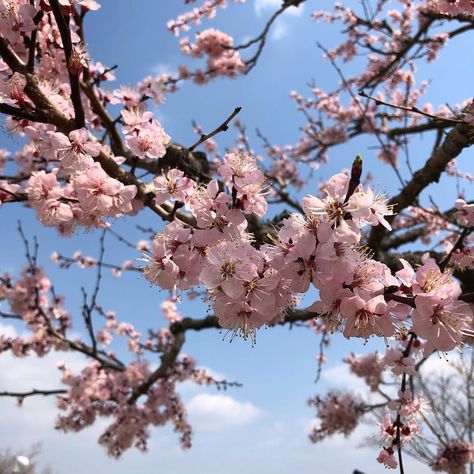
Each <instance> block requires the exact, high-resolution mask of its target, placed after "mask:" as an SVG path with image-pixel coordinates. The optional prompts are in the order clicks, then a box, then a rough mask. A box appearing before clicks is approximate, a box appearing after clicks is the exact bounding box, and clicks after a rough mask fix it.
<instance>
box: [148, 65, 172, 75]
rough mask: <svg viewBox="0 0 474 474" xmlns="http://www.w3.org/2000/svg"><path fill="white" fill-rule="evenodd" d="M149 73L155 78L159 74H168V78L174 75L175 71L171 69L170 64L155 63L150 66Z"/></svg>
mask: <svg viewBox="0 0 474 474" xmlns="http://www.w3.org/2000/svg"><path fill="white" fill-rule="evenodd" d="M150 69H151V72H152V74H153V75H155V76H159V75H161V74H169V75H170V76H175V75H176V69H175V68H173V66H171V65H170V64H166V63H156V64H154V65H153V66H151V68H150Z"/></svg>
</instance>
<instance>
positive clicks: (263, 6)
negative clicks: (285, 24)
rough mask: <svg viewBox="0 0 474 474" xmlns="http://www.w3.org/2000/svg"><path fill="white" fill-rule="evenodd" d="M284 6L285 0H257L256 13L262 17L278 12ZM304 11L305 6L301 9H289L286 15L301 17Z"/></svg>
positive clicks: (300, 7)
mask: <svg viewBox="0 0 474 474" xmlns="http://www.w3.org/2000/svg"><path fill="white" fill-rule="evenodd" d="M282 4H283V0H255V13H256V14H257V16H261V15H263V14H264V13H267V12H273V11H276V10H278V9H279V8H280V7H281V6H282ZM303 11H304V5H303V4H302V5H300V6H299V7H289V8H288V9H287V10H286V11H285V13H284V14H287V15H292V16H301V15H302V14H303Z"/></svg>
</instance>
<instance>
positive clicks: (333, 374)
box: [322, 364, 367, 392]
mask: <svg viewBox="0 0 474 474" xmlns="http://www.w3.org/2000/svg"><path fill="white" fill-rule="evenodd" d="M322 377H323V379H324V380H325V381H327V382H328V383H329V384H330V387H329V388H340V389H347V388H348V387H349V388H350V390H351V391H356V392H358V391H362V392H364V391H367V385H366V384H365V383H364V381H363V380H362V379H361V378H360V377H357V376H355V375H354V374H353V373H352V372H351V371H350V369H349V366H348V365H347V364H338V365H335V366H333V367H328V368H326V367H323V371H322Z"/></svg>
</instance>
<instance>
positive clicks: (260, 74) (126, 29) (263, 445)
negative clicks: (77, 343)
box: [0, 0, 474, 474]
mask: <svg viewBox="0 0 474 474" xmlns="http://www.w3.org/2000/svg"><path fill="white" fill-rule="evenodd" d="M229 3H230V2H229ZM102 4H103V7H102V9H101V10H99V11H98V12H97V13H94V14H90V15H88V17H87V19H86V31H87V38H88V45H89V49H90V52H91V55H92V57H93V58H94V59H95V60H96V61H100V62H102V63H103V64H105V65H113V64H118V65H119V68H118V70H117V71H116V74H117V83H119V84H126V83H132V84H133V83H136V82H137V81H139V80H141V79H142V78H143V77H144V76H146V75H148V74H156V73H157V72H163V71H173V70H176V68H177V66H178V65H179V64H180V63H181V62H183V57H182V55H181V53H180V51H179V47H178V41H177V40H176V39H175V38H174V37H173V36H172V35H171V34H170V33H169V32H168V31H167V30H166V28H165V23H166V21H167V20H169V19H171V18H175V17H176V16H177V15H178V14H179V13H182V12H183V11H185V10H186V7H185V6H184V5H183V2H180V1H177V0H159V1H157V0H141V1H140V2H137V1H136V0H135V1H134V0H104V1H103V2H102ZM278 4H279V2H278V1H274V0H255V1H253V0H247V4H245V5H233V4H230V6H229V8H228V9H227V10H224V11H219V14H218V18H217V19H216V20H214V21H212V22H209V23H204V24H202V25H201V26H200V27H199V28H198V29H196V30H194V31H198V30H202V29H204V28H207V27H208V25H209V27H210V26H213V27H215V28H220V29H223V30H224V31H227V32H229V33H230V34H232V35H233V36H234V37H235V40H236V41H235V42H236V43H240V42H241V41H243V40H245V39H246V38H249V37H252V36H254V35H255V34H256V33H257V32H259V31H260V29H261V28H262V25H263V24H264V22H265V19H266V18H268V16H269V15H270V14H271V13H272V11H274V10H275V9H276V6H278ZM330 7H331V2H328V1H324V2H319V1H318V2H316V1H313V0H309V1H307V2H306V4H305V6H304V9H303V10H302V11H300V12H294V13H292V14H287V15H285V16H284V17H283V18H281V19H280V20H278V22H277V23H276V25H275V29H274V30H273V33H272V34H271V37H270V40H269V42H268V45H267V48H266V49H265V51H264V53H263V55H262V57H261V60H260V61H259V64H258V65H257V67H256V68H255V69H254V70H253V71H252V72H251V74H249V75H248V76H246V77H243V78H239V79H238V80H217V81H214V82H213V83H211V84H210V85H208V86H205V87H199V86H195V85H193V84H184V85H183V87H182V90H181V91H180V92H178V93H177V94H172V95H170V96H168V98H167V100H166V102H165V103H164V104H163V105H162V106H160V107H159V109H157V110H156V113H157V116H158V118H159V120H160V121H161V122H162V125H163V126H164V127H165V129H166V131H167V132H168V134H170V135H171V136H172V138H173V140H174V141H176V142H178V143H182V144H185V145H190V144H192V143H193V142H194V141H195V135H194V133H193V130H192V127H191V121H192V120H193V119H194V120H196V121H197V122H198V123H199V124H201V125H202V126H203V128H204V130H210V129H213V128H214V127H215V126H216V125H217V124H219V123H220V122H221V121H222V120H223V119H224V118H225V117H227V115H228V114H229V113H230V112H231V111H232V110H233V109H234V107H235V106H237V105H239V106H242V107H243V109H242V112H241V114H240V115H239V118H240V119H241V121H242V122H243V123H245V125H246V126H247V127H248V130H249V132H250V137H251V145H252V147H253V148H255V149H256V150H257V151H262V149H261V146H260V143H259V141H258V140H257V139H256V136H255V133H254V130H255V128H256V127H259V128H260V130H261V131H262V132H263V133H264V134H265V135H266V136H267V137H268V138H269V139H270V141H272V142H274V143H276V144H279V145H285V144H294V143H296V141H297V139H298V136H299V130H298V127H301V126H302V125H304V118H303V116H302V115H301V114H299V113H298V112H297V111H296V110H295V106H294V102H293V101H292V100H291V99H290V98H289V92H290V91H291V90H297V91H298V92H300V93H302V94H303V95H305V94H306V93H307V84H308V82H310V81H311V80H314V81H315V82H316V83H317V85H318V86H319V87H321V88H323V89H326V90H331V89H333V88H335V87H336V86H337V82H338V77H337V74H336V73H335V71H334V70H333V69H332V67H331V65H330V64H329V63H327V62H324V61H322V60H321V58H320V56H321V53H320V51H319V50H318V49H317V47H316V46H315V43H316V41H317V40H319V41H321V42H322V43H323V44H324V45H325V46H327V47H331V46H334V45H336V44H337V42H338V39H339V38H340V36H339V34H338V26H337V25H324V24H318V25H315V24H314V23H313V22H312V21H311V20H310V18H309V15H310V13H311V12H312V11H313V10H315V9H323V8H327V9H329V8H330ZM469 41H471V42H472V34H468V35H466V36H465V37H464V38H457V39H455V40H454V41H453V44H452V45H450V47H449V48H448V49H447V51H446V52H444V53H442V54H441V60H440V61H439V62H436V63H433V64H431V65H428V66H422V67H421V70H420V77H423V78H426V79H432V83H431V85H430V88H429V92H428V94H427V97H428V99H429V100H431V101H432V102H433V103H434V104H435V105H437V104H441V103H445V102H449V103H451V104H455V103H457V102H460V101H462V100H464V99H465V98H467V97H469V96H470V93H472V91H471V86H472V80H473V73H474V63H473V61H472V59H470V58H467V57H466V56H465V54H464V51H465V50H466V49H465V48H466V47H467V46H468V45H469ZM358 64H359V65H360V62H359V63H358ZM356 66H357V63H356V64H355V65H348V67H347V68H346V69H345V71H346V73H347V74H348V75H350V74H351V73H354V72H355V67H356ZM234 137H235V132H234V131H232V130H230V131H229V132H227V134H226V135H221V136H219V137H218V141H219V143H220V144H221V145H222V146H225V145H226V144H231V143H232V142H233V139H234ZM10 143H11V142H10V141H9V139H8V138H7V137H5V136H2V137H0V146H10ZM374 144H375V143H374V142H373V141H371V140H369V139H367V138H361V139H358V140H357V141H356V142H352V143H351V144H348V145H343V146H339V147H337V148H335V149H334V150H333V151H331V154H330V157H331V162H330V163H329V164H328V165H326V166H324V167H322V168H321V169H320V170H318V172H317V173H316V178H317V179H319V178H321V179H323V178H328V177H329V176H330V175H331V174H333V173H334V172H337V171H339V170H340V169H342V168H344V167H348V166H350V164H351V162H352V159H353V157H354V156H355V155H356V154H358V153H360V154H362V155H363V156H364V158H365V166H366V168H365V169H366V170H369V169H370V171H371V173H372V174H373V175H374V177H375V179H374V182H375V183H377V185H378V189H382V190H386V191H388V192H390V193H392V194H393V193H396V191H397V183H396V181H395V180H394V175H393V172H392V171H391V170H390V169H389V168H386V167H385V166H383V165H381V164H380V163H379V162H378V161H377V160H376V158H375V154H376V152H374V151H373V150H370V148H369V147H370V146H373V145H374ZM14 146H15V145H13V147H14ZM430 150H431V139H425V140H424V141H418V142H417V143H415V144H414V145H413V148H412V156H413V159H414V163H415V165H416V164H417V163H418V164H421V163H422V162H423V161H424V160H425V159H426V158H427V157H428V154H429V152H430ZM469 158H471V159H472V151H469V150H468V151H466V152H465V153H464V154H463V157H462V158H461V160H460V167H461V168H464V169H466V170H467V169H468V168H467V163H468V159H469ZM463 165H464V166H463ZM415 167H416V166H415ZM404 171H406V170H404ZM316 187H317V182H314V183H310V186H309V188H313V189H315V188H316ZM432 189H433V191H432V192H433V195H434V196H435V197H436V199H437V202H438V204H439V205H440V207H449V206H451V205H452V203H453V200H454V198H455V183H454V181H453V180H452V179H451V180H447V181H446V180H445V181H444V182H443V181H442V183H441V184H439V185H437V186H435V187H433V188H432ZM468 197H470V196H468ZM471 197H472V196H471ZM0 219H1V221H0V222H1V232H0V244H1V245H0V272H3V271H9V272H13V273H16V272H18V271H20V269H21V266H22V263H23V253H24V252H23V249H22V245H21V242H20V240H19V236H18V233H17V232H16V230H15V228H16V222H17V221H18V220H19V219H20V220H21V221H22V225H23V227H24V230H25V233H26V234H27V235H29V236H33V235H36V236H37V237H38V240H39V243H40V262H41V264H42V265H43V266H44V267H45V268H46V269H47V273H48V275H49V276H50V278H51V280H52V281H53V283H54V286H55V288H56V291H57V292H58V293H60V294H64V295H66V302H67V306H68V308H69V310H70V312H71V313H72V314H78V313H79V311H78V309H79V306H80V304H81V295H80V288H81V286H85V287H86V288H89V289H91V288H92V287H93V284H94V276H95V275H94V274H93V273H91V271H90V270H78V269H75V268H72V269H71V270H69V271H64V270H60V269H58V268H57V267H56V266H54V265H53V264H51V263H50V262H49V256H50V254H51V253H52V252H53V251H54V250H57V251H59V252H60V253H62V254H64V255H71V254H72V253H73V252H74V251H76V250H82V251H83V253H84V255H92V256H97V254H98V249H99V244H98V238H99V237H98V233H96V232H84V231H79V232H78V233H77V235H75V236H74V237H73V238H61V237H58V235H57V233H56V232H55V231H54V230H52V229H45V228H42V227H41V226H40V225H39V224H38V223H37V222H36V221H35V220H34V214H33V212H32V211H31V210H29V209H26V208H22V207H20V206H15V207H14V206H3V207H2V208H1V209H0ZM137 223H140V224H142V225H145V226H153V227H156V228H157V229H158V228H159V227H160V223H159V222H157V221H156V217H155V216H154V215H152V214H151V213H149V212H147V211H144V212H143V213H142V214H141V215H140V216H139V217H138V218H128V219H122V220H120V222H117V223H114V226H113V228H114V229H115V230H117V231H118V232H120V233H122V234H124V235H127V237H128V238H129V239H130V240H132V241H136V240H138V239H139V238H142V235H141V234H140V233H139V232H138V231H137V230H136V229H135V224H137ZM106 239H107V242H106V243H107V250H106V257H105V260H106V261H112V262H118V263H120V262H122V261H124V260H126V259H135V258H137V256H138V255H137V253H136V252H134V251H133V250H132V249H128V248H126V247H124V246H123V245H121V244H120V243H119V242H117V241H116V240H115V239H114V238H113V236H111V235H107V237H106ZM118 295H119V296H118ZM165 296H166V293H164V292H160V291H159V290H158V289H157V288H155V287H153V288H150V286H149V285H148V283H147V282H146V281H145V280H144V279H143V278H142V277H140V276H139V275H136V274H135V273H133V274H128V275H127V274H126V275H124V276H123V277H122V278H120V279H115V278H113V277H112V276H110V277H109V278H106V279H105V280H104V283H103V286H102V289H101V293H100V297H99V299H100V304H102V305H103V307H104V308H105V309H107V310H108V309H114V310H116V311H117V315H118V318H119V319H120V318H123V319H124V320H127V319H129V320H130V321H131V322H133V323H134V324H135V325H136V327H137V328H138V329H139V330H141V331H145V330H146V329H147V328H148V327H151V328H157V327H159V326H160V325H161V324H162V323H163V320H162V317H161V314H160V311H159V304H160V302H161V301H162V299H163V297H165ZM182 308H183V312H184V314H186V315H189V316H193V317H199V316H201V315H204V313H205V307H204V305H203V304H201V303H199V302H197V301H193V302H185V303H184V304H183V305H182ZM0 330H2V331H4V332H7V331H10V332H12V331H19V329H18V328H16V329H15V328H12V327H10V326H8V327H7V325H5V324H3V323H0ZM76 330H77V331H78V332H81V331H82V328H81V324H80V321H79V322H78V324H77V328H76ZM317 346H318V339H317V338H316V337H315V336H314V335H313V334H311V333H310V331H308V330H305V329H298V328H296V329H293V330H291V331H289V330H288V329H287V328H276V329H271V330H262V331H260V332H259V334H258V336H257V344H256V346H255V347H253V348H252V347H251V345H250V344H248V343H244V342H243V341H240V340H235V341H234V342H233V343H232V344H230V343H229V340H228V338H227V340H225V341H223V334H219V333H218V332H215V331H208V332H206V333H199V334H190V335H189V336H188V338H187V341H186V345H185V348H184V350H185V352H187V353H189V354H191V355H192V356H193V357H195V358H196V359H197V361H198V363H199V364H200V365H201V366H204V367H208V368H211V369H212V370H213V371H214V372H215V373H216V374H220V375H222V376H225V377H226V378H228V379H229V380H238V381H240V382H241V383H243V387H242V388H239V389H231V390H229V391H228V392H226V393H222V392H217V391H215V390H210V389H207V390H203V389H199V388H195V387H191V386H189V385H186V386H184V387H183V388H182V393H183V396H184V398H185V400H186V401H187V403H188V408H189V411H190V416H191V421H192V422H193V425H194V428H195V434H194V447H193V448H192V449H191V450H190V451H187V452H182V451H181V450H180V448H179V446H178V443H177V437H176V435H175V434H174V433H173V432H172V431H171V430H169V429H168V428H166V429H160V430H155V431H154V435H153V437H152V440H151V442H150V452H149V453H148V454H146V455H143V454H140V453H138V452H135V451H130V452H128V453H126V454H125V455H124V457H123V458H122V459H121V460H120V461H115V460H112V459H110V458H108V457H107V456H106V455H105V453H104V451H103V450H102V448H100V447H99V446H98V445H97V443H96V440H97V438H98V436H99V434H100V427H101V426H104V424H103V423H98V424H97V425H96V426H94V427H93V428H90V429H88V430H85V431H84V432H82V433H80V434H67V435H65V434H62V433H57V432H55V431H54V429H53V425H54V417H55V410H54V401H53V400H47V399H38V400H28V401H27V402H26V403H25V406H24V408H22V409H21V410H19V409H17V408H16V407H15V402H14V401H13V400H0V410H1V412H2V416H1V417H0V439H2V440H5V441H4V442H3V443H2V444H4V445H8V446H9V447H11V448H13V449H24V448H26V447H27V446H28V445H29V444H30V443H33V442H36V441H42V442H43V454H42V460H43V462H44V463H49V464H50V465H51V466H52V467H53V468H54V469H55V470H56V472H57V473H60V474H83V473H86V472H87V473H92V472H113V473H117V474H122V473H130V472H133V473H137V474H142V473H143V474H144V473H152V472H153V473H154V472H157V473H158V472H159V473H164V474H172V473H176V474H178V473H183V474H184V473H188V472H190V470H191V469H192V470H193V472H198V473H201V472H202V473H206V474H207V473H223V472H224V473H229V474H232V473H237V472H239V473H240V472H242V470H244V469H245V470H247V471H249V472H257V471H258V472H260V473H267V472H268V473H272V474H274V473H281V474H283V473H285V474H286V473H293V472H301V473H318V474H319V473H327V472H337V473H346V472H347V473H349V472H352V470H353V469H354V468H359V469H361V470H363V471H364V472H366V473H367V474H370V473H378V472H382V471H383V467H382V466H380V465H378V464H377V463H376V462H375V460H374V457H375V456H376V451H375V450H374V449H358V448H357V446H358V443H360V442H361V441H362V439H363V438H364V436H366V435H368V434H370V433H371V432H376V428H375V427H372V428H370V427H366V426H364V427H362V428H361V429H360V430H359V431H358V433H357V434H356V436H355V439H354V440H352V441H350V442H347V441H344V440H343V439H341V438H340V437H335V438H334V439H332V440H329V441H327V442H325V443H322V444H320V445H318V446H314V445H311V444H310V443H309V441H308V440H307V432H308V429H309V426H310V422H311V419H312V416H313V412H312V410H311V409H309V408H308V407H307V406H306V400H307V398H309V397H310V396H312V395H314V394H315V393H316V392H323V391H324V390H326V389H327V388H328V387H329V386H334V385H336V386H340V387H341V388H343V387H346V386H350V385H351V384H352V383H355V382H354V380H353V378H351V377H350V376H348V374H347V370H346V369H345V368H344V367H343V366H341V362H340V360H341V358H342V357H343V356H344V355H346V354H347V353H349V352H351V351H353V352H356V353H361V352H364V351H367V350H374V349H377V348H378V349H379V350H383V347H382V344H381V343H380V341H369V343H368V344H367V345H364V343H363V341H360V340H357V339H353V340H351V341H350V342H349V341H346V340H345V339H344V338H342V337H340V336H336V337H334V338H333V343H332V346H331V348H330V350H329V362H328V364H327V368H326V370H325V372H324V375H323V378H322V380H321V382H320V383H319V384H318V385H317V386H315V385H314V376H315V371H316V363H315V357H316V355H317V351H318V349H317ZM58 359H65V360H68V361H70V363H71V364H72V365H73V366H74V367H77V368H79V367H80V366H81V364H82V363H83V360H82V358H81V357H80V356H77V355H70V356H68V357H63V355H59V356H56V355H52V356H48V357H47V358H45V359H43V360H34V359H27V360H23V361H20V363H17V361H14V364H13V362H12V360H11V358H10V357H9V356H7V355H2V357H0V390H3V389H11V390H21V389H29V388H31V387H33V386H34V387H36V388H55V387H56V386H57V385H58V380H57V376H56V373H55V369H54V366H55V361H56V360H58ZM440 363H441V362H440ZM12 367H14V368H13V369H12ZM45 374H46V375H45ZM341 453H344V454H343V455H341ZM411 463H412V461H410V460H409V461H408V465H409V466H410V464H411ZM412 468H413V469H415V465H414V464H412ZM408 472H413V471H410V470H408ZM416 472H417V473H421V474H422V473H423V472H428V471H427V470H425V468H424V467H423V466H421V465H417V466H416Z"/></svg>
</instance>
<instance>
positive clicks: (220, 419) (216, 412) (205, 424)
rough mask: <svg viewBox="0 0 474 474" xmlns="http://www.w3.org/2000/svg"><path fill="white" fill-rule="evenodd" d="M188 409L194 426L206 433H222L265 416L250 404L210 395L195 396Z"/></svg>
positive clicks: (227, 397) (220, 395)
mask: <svg viewBox="0 0 474 474" xmlns="http://www.w3.org/2000/svg"><path fill="white" fill-rule="evenodd" d="M187 409H188V412H189V414H190V416H191V422H192V424H194V425H195V426H196V427H197V428H198V429H199V428H200V429H203V430H206V431H220V430H222V429H224V428H226V427H228V426H236V425H245V424H248V423H252V422H253V421H255V420H257V419H258V418H260V417H261V416H262V414H263V412H262V410H261V409H260V408H258V407H256V406H255V405H253V404H252V403H250V402H239V401H238V400H236V399H235V398H232V397H230V396H228V395H222V394H217V395H211V394H208V393H200V394H199V395H195V396H194V397H193V398H192V399H191V400H190V401H189V402H188V403H187Z"/></svg>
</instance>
